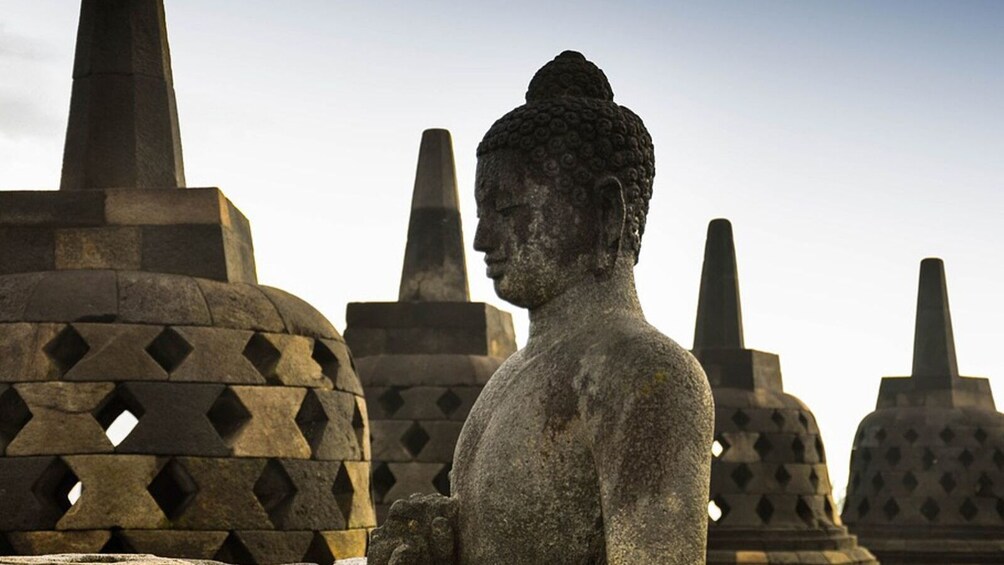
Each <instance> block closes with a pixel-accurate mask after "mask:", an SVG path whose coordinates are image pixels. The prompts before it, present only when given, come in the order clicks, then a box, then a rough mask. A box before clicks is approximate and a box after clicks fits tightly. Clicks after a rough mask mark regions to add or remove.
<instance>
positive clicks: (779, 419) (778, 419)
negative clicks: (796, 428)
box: [770, 410, 784, 428]
mask: <svg viewBox="0 0 1004 565" xmlns="http://www.w3.org/2000/svg"><path fill="white" fill-rule="evenodd" d="M770 421H771V422H774V425H775V426H777V427H779V428H783V427H784V415H783V414H781V413H780V412H778V411H777V410H774V412H773V413H772V414H771V415H770Z"/></svg>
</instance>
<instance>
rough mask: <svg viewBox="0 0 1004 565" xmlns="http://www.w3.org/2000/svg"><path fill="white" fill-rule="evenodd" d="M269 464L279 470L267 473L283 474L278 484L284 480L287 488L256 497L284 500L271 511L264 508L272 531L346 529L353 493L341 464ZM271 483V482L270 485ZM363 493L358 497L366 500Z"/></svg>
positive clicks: (292, 461)
mask: <svg viewBox="0 0 1004 565" xmlns="http://www.w3.org/2000/svg"><path fill="white" fill-rule="evenodd" d="M273 461H274V463H273V462H270V465H273V464H277V465H281V466H282V470H279V469H271V470H267V472H273V473H275V474H276V475H282V474H283V473H285V477H282V480H286V479H287V478H288V480H289V481H290V483H289V485H290V486H291V488H289V487H286V488H287V490H286V491H285V492H265V491H261V492H260V494H259V500H263V499H272V498H279V497H280V496H281V497H285V500H283V502H282V503H279V504H275V505H272V508H269V507H266V510H269V516H270V518H271V520H272V523H273V524H275V527H276V529H279V530H321V529H343V528H345V527H346V523H347V520H346V516H345V514H349V513H350V511H351V510H352V499H353V498H355V497H356V491H355V485H354V484H353V483H352V480H351V479H352V477H350V476H349V474H348V472H347V470H343V469H342V463H341V462H339V461H296V460H288V459H286V460H273ZM275 481H276V480H275V479H274V480H273V481H272V482H275ZM260 484H262V483H261V482H260V483H259V485H260ZM360 486H363V485H360ZM366 486H368V484H367V485H366ZM336 490H337V492H335V491H336ZM366 492H368V491H362V492H361V493H360V497H361V498H366V496H365V493H366Z"/></svg>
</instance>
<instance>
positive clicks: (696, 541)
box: [346, 52, 712, 565]
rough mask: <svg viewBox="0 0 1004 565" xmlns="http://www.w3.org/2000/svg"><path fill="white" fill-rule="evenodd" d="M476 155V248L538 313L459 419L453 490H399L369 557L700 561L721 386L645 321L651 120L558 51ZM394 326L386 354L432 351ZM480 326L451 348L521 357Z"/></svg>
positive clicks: (500, 288)
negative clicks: (642, 285) (468, 340)
mask: <svg viewBox="0 0 1004 565" xmlns="http://www.w3.org/2000/svg"><path fill="white" fill-rule="evenodd" d="M586 134H588V135H586ZM555 151H556V152H557V154H555V153H553V152H555ZM552 155H554V156H553V157H552ZM478 156H479V162H478V175H477V177H478V178H477V182H476V191H475V197H476V200H477V204H478V216H479V223H478V229H477V231H476V234H475V238H474V240H475V249H476V250H478V251H481V252H484V253H485V254H486V256H485V259H486V263H487V272H488V275H489V277H490V278H492V279H493V280H494V284H495V290H496V292H497V294H498V295H499V296H500V297H501V298H503V299H504V300H507V301H509V302H511V303H513V304H516V305H518V306H521V307H525V308H528V309H529V314H530V320H531V331H530V337H529V340H528V342H527V346H526V348H525V349H523V350H521V351H518V352H516V353H514V354H513V355H512V356H510V357H509V358H508V359H507V360H506V361H505V362H504V363H503V364H502V366H501V367H500V368H499V370H498V371H497V372H496V373H495V374H494V375H493V376H492V378H491V380H490V381H489V382H488V384H487V385H485V388H484V391H483V392H482V394H481V397H480V398H479V400H478V402H477V404H476V406H475V408H474V409H473V410H472V411H471V413H470V415H469V416H468V418H467V421H466V422H465V424H464V427H463V432H462V433H461V436H460V439H459V441H458V442H457V448H456V453H455V456H454V460H453V474H452V477H451V478H452V485H451V487H452V495H453V496H452V497H450V498H446V497H443V496H441V495H433V496H428V497H423V498H419V499H414V500H408V501H398V502H397V503H396V504H395V506H394V508H392V509H391V511H390V513H389V516H388V518H387V520H386V521H385V522H384V525H383V526H381V527H380V528H378V529H377V530H375V531H374V532H373V536H372V539H371V545H370V548H369V552H368V553H369V562H370V563H373V564H374V565H384V564H385V563H390V562H395V563H397V562H404V563H423V562H426V563H443V564H446V563H503V562H505V563H593V562H597V563H601V562H609V563H634V562H637V563H700V562H701V560H702V559H703V555H704V554H705V550H706V549H705V534H706V525H707V518H706V512H707V503H708V499H707V488H708V487H707V484H708V471H709V457H708V448H709V446H710V444H711V439H712V405H711V393H710V390H709V387H708V383H707V381H706V378H705V376H704V374H703V372H702V371H701V369H700V366H699V365H698V364H697V362H696V360H694V359H693V357H691V356H690V355H689V354H688V353H687V352H686V351H685V350H683V349H682V348H680V347H679V346H678V345H676V344H675V343H674V342H672V341H671V340H670V339H669V338H667V337H665V336H663V335H662V334H660V333H659V332H658V331H656V330H655V329H654V328H652V327H651V326H649V325H647V324H646V323H645V321H644V316H643V313H642V310H641V306H640V304H639V302H638V300H637V296H636V292H635V286H634V279H633V267H634V264H635V261H636V259H637V254H638V250H639V249H640V245H641V241H640V240H641V233H642V232H643V231H644V223H645V216H646V212H647V209H648V208H647V206H648V203H647V201H648V198H649V197H650V196H651V188H652V179H653V176H654V173H655V170H654V168H655V165H654V150H653V147H652V144H651V138H650V137H649V135H648V134H647V132H646V131H645V128H644V125H643V124H642V122H641V120H640V119H639V118H638V117H637V116H636V115H635V114H633V113H632V112H630V111H628V110H626V109H624V108H622V107H621V106H618V105H617V104H615V103H614V102H613V94H612V92H611V91H610V87H609V83H608V82H607V80H606V77H605V76H604V75H603V73H602V71H600V70H599V69H598V68H596V66H595V65H593V64H591V63H589V62H588V61H586V60H585V58H584V57H583V56H582V55H581V54H578V53H573V52H565V53H562V54H561V55H559V56H558V58H556V59H555V60H554V61H553V62H551V63H549V64H548V65H546V66H545V67H544V68H543V69H541V70H540V71H539V72H538V73H537V75H536V76H535V77H534V79H533V80H532V81H531V83H530V87H529V91H528V93H527V104H526V105H524V106H521V107H519V108H517V109H515V110H513V111H512V112H510V113H509V114H507V115H506V116H504V117H503V118H501V119H500V120H499V121H497V122H496V123H495V125H494V126H492V129H491V130H489V132H488V134H487V135H486V136H485V139H484V140H483V141H482V143H481V145H480V147H479V149H478ZM587 162H588V163H589V164H590V167H589V168H586V167H583V166H581V165H580V163H587ZM401 306H402V305H395V307H398V308H400V307H401ZM402 309H403V308H402ZM389 310H390V309H388V311H389ZM415 311H418V309H415ZM432 311H433V309H432V308H431V307H430V309H429V312H430V318H432V317H433V315H432V314H431V312H432ZM443 311H444V312H443V314H441V315H437V316H439V318H438V320H435V321H434V320H431V319H430V320H429V324H428V325H430V326H432V327H433V328H434V329H435V328H443V329H444V330H445V329H450V331H451V332H452V331H457V333H456V335H457V339H458V340H459V339H460V334H461V331H460V329H459V326H460V325H459V324H458V328H457V330H453V329H452V328H449V327H448V326H447V324H451V323H453V317H452V315H451V314H452V312H453V311H452V310H450V309H447V308H443ZM483 311H484V312H485V313H486V318H488V312H487V310H483ZM388 317H389V316H388ZM350 318H351V317H350ZM404 320H406V321H408V322H409V323H410V322H411V320H410V319H408V318H407V317H405V318H404ZM348 323H349V326H350V327H349V328H348V329H347V330H346V338H347V341H348V342H349V343H350V346H351V347H353V350H354V351H355V346H354V345H355V344H354V342H353V338H352V337H350V334H349V331H350V330H352V327H351V326H352V324H353V322H352V320H351V319H350V320H349V322H348ZM382 323H386V324H388V325H389V327H393V328H395V330H394V331H395V332H396V331H398V330H397V329H396V327H395V326H392V325H390V324H392V321H391V320H386V321H383V322H382ZM495 323H498V320H497V319H496V320H494V321H493V320H490V319H484V320H483V321H481V322H480V323H479V326H480V327H481V328H484V327H486V326H489V325H491V324H495ZM499 325H500V326H501V324H499ZM397 327H400V326H397ZM472 331H473V330H467V333H472ZM436 333H437V332H435V331H434V332H431V335H435V334H436ZM442 333H444V334H446V333H448V332H446V331H444V332H442ZM488 333H490V332H486V334H488ZM390 335H392V333H391V332H387V333H386V334H384V337H379V338H378V336H376V335H374V338H373V343H375V344H379V345H380V346H381V347H383V346H384V344H385V343H386V342H387V341H390V337H388V336H390ZM398 335H399V336H401V337H395V338H394V339H400V340H401V343H402V345H401V346H400V348H398V349H391V350H390V352H391V353H406V354H411V353H420V352H425V353H428V352H430V351H429V350H428V349H426V350H425V351H418V350H407V348H406V347H405V345H407V347H408V348H410V347H412V346H413V345H415V346H417V345H420V344H421V345H424V344H423V342H422V339H424V337H422V336H417V335H416V336H413V335H411V334H410V329H409V328H405V329H404V330H403V331H402V333H401V334H398ZM425 335H426V336H427V335H430V334H428V333H427V334H425ZM481 336H482V334H481V331H478V337H479V339H483V340H484V342H487V343H485V344H484V345H482V346H481V347H482V349H481V351H464V350H462V349H461V350H459V351H458V350H456V349H454V350H451V351H450V352H451V353H462V354H463V353H467V354H472V353H479V354H482V355H491V356H499V357H504V356H505V355H507V354H508V353H509V352H511V350H510V351H505V349H504V348H502V347H499V346H501V345H503V344H504V343H505V342H504V341H499V342H494V341H493V340H492V339H491V338H488V337H485V338H481ZM412 340H413V341H412ZM443 341H444V342H446V343H449V340H448V339H444V340H443ZM441 343H443V342H440V344H441ZM374 351H379V352H380V353H384V351H386V350H384V351H380V350H379V349H378V348H376V347H374ZM355 353H356V355H358V356H362V354H361V353H360V352H359V351H355ZM388 384H393V383H388ZM447 423H449V424H454V425H455V423H454V422H447ZM374 424H375V422H374ZM375 429H376V427H375V425H374V430H375ZM416 438H417V439H420V438H421V434H416V435H414V437H413V438H412V439H413V440H415V441H412V442H409V443H410V444H411V445H413V446H417V445H418V444H420V443H421V441H417V439H416ZM430 441H431V440H430ZM395 552H397V554H396V556H395ZM392 556H393V557H392Z"/></svg>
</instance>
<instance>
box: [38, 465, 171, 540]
mask: <svg viewBox="0 0 1004 565" xmlns="http://www.w3.org/2000/svg"><path fill="white" fill-rule="evenodd" d="M65 460H66V462H67V464H68V465H69V466H70V468H71V469H73V472H74V473H75V474H76V475H77V476H78V477H80V482H81V483H83V490H82V491H81V495H80V500H78V501H77V503H76V504H74V505H73V507H72V508H70V509H69V510H68V511H67V512H66V515H64V516H63V517H62V519H60V520H59V522H58V523H57V524H56V528H57V529H60V530H98V529H109V528H136V529H150V528H157V527H159V526H161V525H162V524H163V523H164V521H165V520H166V517H165V516H164V513H163V512H162V511H161V509H160V506H159V505H158V504H157V502H156V501H155V500H154V499H153V496H151V494H150V492H149V491H148V490H147V485H149V484H150V482H151V481H153V479H154V477H155V476H156V475H157V472H158V471H159V469H158V465H157V458H156V457H147V456H142V455H117V456H108V455H71V456H69V457H66V458H65Z"/></svg>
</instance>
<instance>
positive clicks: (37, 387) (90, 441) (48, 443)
mask: <svg viewBox="0 0 1004 565" xmlns="http://www.w3.org/2000/svg"><path fill="white" fill-rule="evenodd" d="M14 388H15V390H17V392H18V394H19V395H20V396H21V398H22V399H24V402H25V403H26V404H27V405H28V408H29V410H31V413H32V418H31V420H29V421H28V423H27V424H26V425H25V426H24V428H23V429H22V430H21V432H20V433H19V434H18V435H17V437H15V438H14V440H13V441H11V443H10V444H9V445H8V446H7V454H8V455H43V454H46V455H48V454H54V455H65V454H72V453H110V452H111V451H112V444H111V442H110V441H109V440H108V436H106V435H105V432H104V429H102V427H101V425H100V424H99V423H98V421H97V420H96V419H95V418H94V416H93V414H94V413H95V412H96V411H97V410H98V408H99V407H100V406H101V404H102V403H103V402H104V401H105V399H106V398H108V396H109V395H110V394H111V392H112V390H113V389H114V388H115V385H114V384H112V383H66V382H45V383H21V384H17V385H14Z"/></svg>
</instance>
